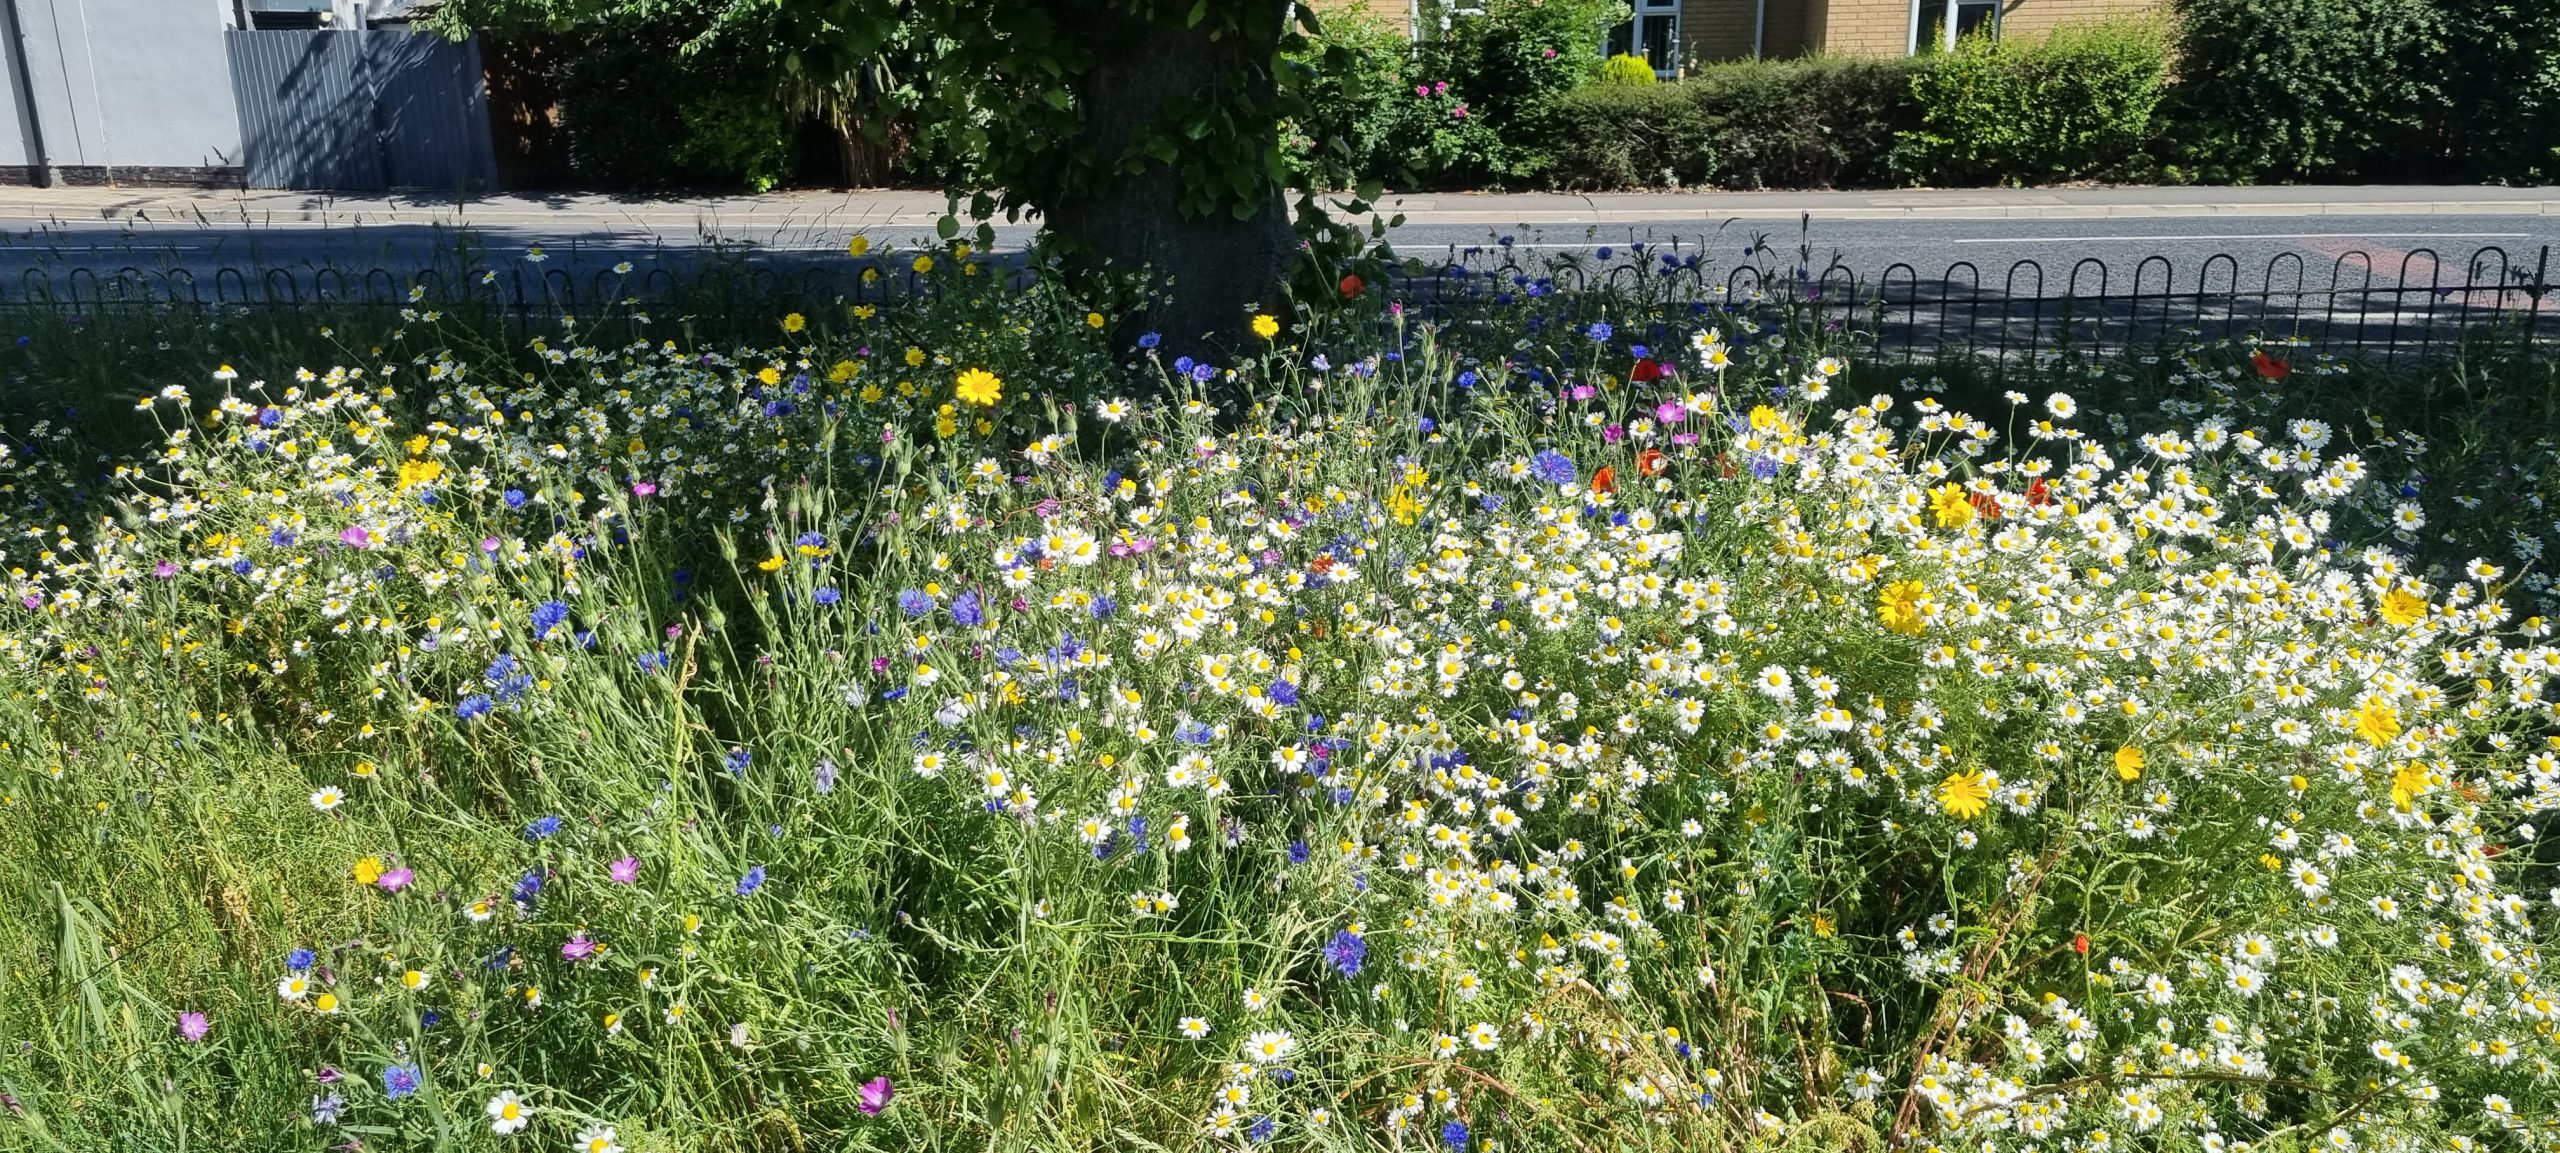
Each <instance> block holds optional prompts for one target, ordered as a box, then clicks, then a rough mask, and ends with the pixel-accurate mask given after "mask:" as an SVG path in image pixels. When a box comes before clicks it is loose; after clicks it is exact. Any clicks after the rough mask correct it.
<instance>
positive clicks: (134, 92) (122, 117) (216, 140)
mask: <svg viewBox="0 0 2560 1153" xmlns="http://www.w3.org/2000/svg"><path fill="white" fill-rule="evenodd" d="M12 2H14V3H15V5H16V8H17V12H18V17H19V20H20V28H19V31H20V32H21V34H22V35H23V36H24V39H25V44H24V49H25V54H26V59H27V66H28V72H29V74H30V76H31V77H32V79H33V81H34V105H35V108H34V111H35V114H36V116H37V117H39V118H40V120H41V124H42V127H43V133H44V149H45V153H46V159H47V160H49V161H50V162H51V163H52V165H53V166H54V167H56V168H66V167H106V168H119V167H132V168H231V167H237V166H238V165H239V164H240V116H239V111H238V109H237V107H236V106H235V105H234V104H233V103H232V98H231V68H230V64H229V62H228V59H227V58H226V56H225V55H224V52H223V45H222V37H223V29H224V27H225V25H226V24H227V23H228V17H227V15H226V9H227V4H226V3H225V0H0V3H12ZM6 49H7V46H6V45H0V53H4V54H6V55H8V56H10V57H11V62H10V66H9V67H10V70H11V73H12V74H11V76H10V77H9V79H10V80H11V81H12V83H13V84H14V83H15V81H16V76H15V74H14V73H15V69H16V61H15V56H16V54H15V53H14V52H7V51H6ZM7 98H8V102H9V104H10V105H11V106H12V107H13V108H15V109H16V111H17V113H18V115H17V116H16V117H14V119H15V120H17V121H18V123H17V124H16V125H14V126H13V125H11V124H9V123H8V120H9V119H11V118H0V164H29V163H33V161H32V159H31V158H30V157H29V156H28V148H27V135H28V134H27V133H26V131H25V124H24V121H25V119H26V115H25V114H26V109H25V107H24V105H25V97H24V96H23V95H21V94H20V92H18V91H16V90H13V91H12V92H11V93H9V94H8V97H7ZM12 127H14V128H15V129H16V131H9V129H10V128H12ZM12 137H14V139H12Z"/></svg>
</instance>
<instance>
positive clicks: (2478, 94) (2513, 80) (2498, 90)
mask: <svg viewBox="0 0 2560 1153" xmlns="http://www.w3.org/2000/svg"><path fill="white" fill-rule="evenodd" d="M2445 12H2446V19H2447V22H2448V24H2449V36H2448V40H2449V50H2448V51H2447V52H2446V53H2445V54H2444V56H2443V57H2442V59H2443V60H2445V61H2446V62H2447V63H2448V65H2449V67H2448V68H2447V70H2446V71H2447V75H2446V76H2445V79H2444V83H2443V86H2442V87H2443V95H2444V99H2445V103H2446V106H2447V111H2448V116H2447V122H2446V125H2445V128H2446V140H2445V147H2446V149H2447V150H2448V151H2449V152H2450V154H2451V157H2452V159H2453V160H2454V161H2455V164H2454V165H2453V166H2452V172H2453V173H2454V174H2455V175H2458V176H2461V177H2463V178H2467V179H2473V180H2512V181H2517V182H2520V183H2528V184H2547V183H2552V182H2555V181H2560V4H2551V3H2548V2H2542V0H2536V2H2532V3H2517V2H2516V0H2445Z"/></svg>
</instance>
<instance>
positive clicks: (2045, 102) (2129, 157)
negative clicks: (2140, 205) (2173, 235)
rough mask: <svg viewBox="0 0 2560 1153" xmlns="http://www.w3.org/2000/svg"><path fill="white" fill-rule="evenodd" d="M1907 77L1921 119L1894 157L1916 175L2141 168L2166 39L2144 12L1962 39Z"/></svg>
mask: <svg viewBox="0 0 2560 1153" xmlns="http://www.w3.org/2000/svg"><path fill="white" fill-rule="evenodd" d="M1924 60H1925V61H1926V63H1925V64H1924V65H1923V66H1922V67H1920V68H1919V69H1917V70H1916V71H1914V73H1913V74H1912V77H1911V94H1912V97H1913V100H1914V101H1915V103H1916V104H1917V105H1918V109H1917V111H1918V115H1919V117H1920V124H1919V127H1918V128H1916V129H1914V130H1912V131H1908V132H1904V133H1902V134H1901V136H1900V138H1899V140H1898V141H1897V143H1896V145H1895V149H1896V151H1895V155H1894V167H1895V169H1896V170H1897V171H1898V172H1899V173H1900V174H1901V175H1902V176H1903V177H1904V178H1905V179H1907V180H1909V181H1911V182H1912V183H1915V184H1931V185H1974V184H2050V183H2054V182H2058V181H2066V180H2092V179H2126V178H2140V177H2143V176H2147V175H2149V173H2150V170H2151V167H2152V163H2151V145H2152V142H2153V141H2154V140H2155V139H2156V138H2157V136H2158V133H2159V129H2160V120H2159V118H2158V116H2157V112H2158V110H2159V107H2160V101H2161V97H2162V96H2163V95H2164V94H2165V93H2166V92H2167V90H2168V79H2169V56H2168V46H2167V44H2166V43H2165V42H2164V40H2163V38H2162V35H2161V32H2160V30H2159V29H2157V28H2155V27H2152V26H2150V25H2146V24H2131V23H2119V24H2094V25H2084V26H2079V27H2070V28H2064V29H2062V30H2060V31H2058V32H2056V33H2055V34H2054V35H2052V36H2051V37H2048V38H2046V39H2044V40H2041V41H2034V42H2027V43H2020V42H2018V41H2015V40H2005V41H2000V42H1997V43H1994V42H1990V41H1984V40H1974V41H1968V42H1967V43H1966V44H1964V45H1963V46H1962V47H1960V48H1958V49H1957V50H1956V51H1954V52H1947V53H1940V54H1937V55H1933V56H1929V57H1925V58H1924Z"/></svg>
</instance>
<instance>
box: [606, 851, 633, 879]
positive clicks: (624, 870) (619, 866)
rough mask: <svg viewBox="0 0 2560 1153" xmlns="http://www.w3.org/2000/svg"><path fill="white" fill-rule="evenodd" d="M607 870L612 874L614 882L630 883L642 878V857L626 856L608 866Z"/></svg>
mask: <svg viewBox="0 0 2560 1153" xmlns="http://www.w3.org/2000/svg"><path fill="white" fill-rule="evenodd" d="M605 871H606V872H608V873H610V874H611V875H612V877H613V883H614V884H617V885H628V884H630V883H632V882H633V881H637V880H639V879H640V858H638V857H624V858H622V859H621V860H619V861H615V862H614V863H613V864H611V865H608V866H606V869H605Z"/></svg>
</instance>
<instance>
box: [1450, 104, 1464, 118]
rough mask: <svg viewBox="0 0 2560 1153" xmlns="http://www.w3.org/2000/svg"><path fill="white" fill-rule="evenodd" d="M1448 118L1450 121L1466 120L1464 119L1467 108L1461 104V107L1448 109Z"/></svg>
mask: <svg viewBox="0 0 2560 1153" xmlns="http://www.w3.org/2000/svg"><path fill="white" fill-rule="evenodd" d="M1449 118H1450V119H1452V120H1464V119H1466V118H1467V106H1466V105H1464V104H1461V105H1459V106H1457V107H1455V108H1452V109H1450V110H1449Z"/></svg>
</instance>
